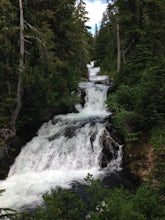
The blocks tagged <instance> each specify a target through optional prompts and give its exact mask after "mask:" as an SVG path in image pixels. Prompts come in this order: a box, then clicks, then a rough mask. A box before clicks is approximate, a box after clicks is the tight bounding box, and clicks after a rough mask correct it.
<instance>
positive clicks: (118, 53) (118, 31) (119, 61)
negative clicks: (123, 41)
mask: <svg viewBox="0 0 165 220" xmlns="http://www.w3.org/2000/svg"><path fill="white" fill-rule="evenodd" d="M116 11H117V16H118V14H119V9H118V7H117V9H116ZM116 37H117V72H120V67H121V47H120V25H119V17H117V24H116Z"/></svg>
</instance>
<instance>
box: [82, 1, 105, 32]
mask: <svg viewBox="0 0 165 220" xmlns="http://www.w3.org/2000/svg"><path fill="white" fill-rule="evenodd" d="M84 1H85V3H86V10H87V11H88V17H89V18H90V20H89V21H88V22H87V25H89V26H91V27H92V30H91V32H92V33H94V29H95V24H97V25H98V26H99V24H100V21H101V19H102V14H103V12H104V11H105V9H106V5H107V3H106V0H84Z"/></svg>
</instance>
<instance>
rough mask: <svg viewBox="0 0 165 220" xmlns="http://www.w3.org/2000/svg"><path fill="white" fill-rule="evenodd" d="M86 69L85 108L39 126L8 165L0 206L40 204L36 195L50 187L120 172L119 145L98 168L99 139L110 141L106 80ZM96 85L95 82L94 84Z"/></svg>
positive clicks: (100, 148)
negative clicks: (103, 165) (105, 162)
mask: <svg viewBox="0 0 165 220" xmlns="http://www.w3.org/2000/svg"><path fill="white" fill-rule="evenodd" d="M93 65H94V63H93V62H91V64H89V65H88V69H89V82H82V83H80V84H79V88H80V90H81V89H83V90H85V94H86V96H85V105H84V106H81V105H80V104H77V105H76V108H77V110H78V113H69V114H66V115H58V116H55V117H54V118H53V119H52V120H50V121H48V122H47V123H44V124H43V125H42V126H41V128H40V129H39V131H38V133H37V136H36V137H34V138H33V139H32V140H31V141H30V142H29V143H27V144H26V145H25V146H24V147H23V148H22V150H21V152H20V154H19V155H18V157H17V158H16V160H15V163H14V164H13V165H12V166H11V168H10V171H9V174H8V177H7V178H6V180H3V181H0V189H5V190H6V191H5V192H4V193H3V195H2V196H1V198H0V207H1V208H4V207H9V208H14V209H21V208H23V207H27V206H28V207H33V206H36V205H38V204H40V203H42V195H43V194H44V193H46V192H49V191H50V190H51V189H52V188H56V187H62V188H70V187H71V186H72V183H73V182H74V181H77V182H80V183H82V184H85V181H84V178H85V177H86V176H87V174H88V173H90V174H92V175H93V177H94V178H98V177H99V178H100V177H102V176H105V175H106V173H107V172H112V171H119V170H121V169H122V166H121V163H122V146H121V145H119V144H117V145H118V150H117V152H116V153H114V150H113V149H112V159H111V160H110V161H109V163H108V164H107V165H106V166H105V167H104V168H102V166H101V158H102V154H103V153H102V152H103V140H102V139H103V138H102V137H103V136H104V135H106V137H107V138H111V136H110V134H109V132H108V131H107V130H106V128H105V125H106V122H107V118H108V116H109V115H110V114H111V113H110V112H108V110H107V107H106V104H105V101H106V98H107V90H108V85H106V84H102V83H101V82H102V81H105V80H108V78H107V76H97V74H98V72H99V68H98V67H97V68H94V66H93ZM98 82H99V83H98Z"/></svg>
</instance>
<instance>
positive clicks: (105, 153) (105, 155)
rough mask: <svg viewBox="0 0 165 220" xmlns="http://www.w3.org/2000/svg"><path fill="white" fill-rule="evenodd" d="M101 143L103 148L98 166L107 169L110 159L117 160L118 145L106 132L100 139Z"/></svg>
mask: <svg viewBox="0 0 165 220" xmlns="http://www.w3.org/2000/svg"><path fill="white" fill-rule="evenodd" d="M101 143H102V146H103V149H102V155H101V158H100V166H101V167H107V166H108V164H109V162H110V161H111V160H112V159H116V158H117V153H118V150H119V145H118V143H117V142H116V141H115V140H114V139H113V138H112V137H111V136H110V135H109V133H108V131H107V130H106V131H104V134H103V135H102V137H101Z"/></svg>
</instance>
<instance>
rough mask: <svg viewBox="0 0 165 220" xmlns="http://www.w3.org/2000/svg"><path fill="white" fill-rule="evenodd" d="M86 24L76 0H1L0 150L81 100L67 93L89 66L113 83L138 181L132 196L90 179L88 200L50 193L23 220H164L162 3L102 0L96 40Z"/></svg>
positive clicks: (116, 119) (115, 119)
mask: <svg viewBox="0 0 165 220" xmlns="http://www.w3.org/2000/svg"><path fill="white" fill-rule="evenodd" d="M87 20H88V18H87V12H86V11H85V3H84V1H83V0H79V1H75V0H56V1H53V0H46V1H44V0H35V1H32V0H29V1H23V2H22V1H21V0H19V1H13V0H1V2H0V21H1V24H0V42H1V45H0V54H1V59H0V67H1V68H0V78H1V80H0V89H1V93H0V103H1V105H0V148H1V149H4V152H3V154H10V155H11V154H12V153H13V154H15V152H14V151H15V149H12V147H11V148H10V151H9V152H7V151H8V148H7V151H6V146H8V145H10V144H11V139H12V138H13V137H14V136H15V135H18V131H20V130H21V129H23V128H26V126H27V125H29V124H39V123H40V122H42V121H46V120H48V119H50V118H51V116H52V115H53V114H56V113H64V112H68V111H70V109H71V108H72V106H74V104H75V103H76V102H77V101H78V97H77V96H76V93H75V94H74V93H73V95H70V94H71V92H72V91H74V90H75V89H76V87H77V85H78V82H80V79H81V78H82V77H83V78H86V77H87V75H88V73H87V67H86V65H87V63H88V62H89V61H90V60H95V65H96V66H100V67H101V72H100V74H107V75H109V77H110V78H111V79H112V80H113V83H114V89H113V92H112V93H111V94H109V96H108V100H107V104H108V106H109V108H110V110H111V111H112V112H113V115H112V116H111V117H112V119H110V120H111V121H112V123H113V124H114V126H115V127H116V129H117V130H118V131H119V133H120V136H121V137H122V141H123V143H124V145H125V155H124V156H125V160H126V164H125V166H127V167H128V168H129V170H130V171H131V172H132V173H133V174H134V175H138V176H139V178H140V182H141V185H140V186H139V188H138V189H137V191H136V192H133V193H132V192H128V191H127V190H125V189H124V188H122V187H121V188H120V189H114V190H109V189H107V188H106V187H105V186H103V185H102V184H101V183H100V182H99V181H94V180H92V179H91V178H90V177H88V178H87V181H88V182H89V184H90V187H89V192H88V193H89V194H90V196H91V200H90V201H88V202H86V201H84V200H83V199H82V198H78V197H77V195H76V194H74V193H71V192H68V191H65V190H60V191H52V194H51V195H45V196H44V201H45V206H44V207H41V208H38V209H37V210H36V213H34V214H32V213H31V214H32V215H31V216H30V217H29V216H28V214H27V213H23V215H24V217H23V219H27V220H32V219H33V220H38V219H40V220H43V219H45V220H46V219H47V220H53V219H54V220H60V219H72V220H74V219H75V220H76V219H77V220H79V219H85V217H84V215H85V216H86V219H94V220H97V219H98V220H102V219H103V220H106V219H107V220H108V219H112V220H126V219H127V220H129V219H130V220H133V219H135V220H149V219H152V220H158V219H159V220H164V219H165V218H164V216H165V212H164V210H165V209H164V207H165V110H164V109H165V41H164V37H165V2H164V1H162V0H114V1H108V4H107V9H106V11H105V12H104V14H103V18H102V22H101V26H100V28H99V30H98V29H96V32H95V35H94V36H92V35H91V33H90V32H89V27H87V26H86V21H87ZM1 151H2V150H1ZM6 152H7V153H6ZM1 154H2V153H1ZM1 154H0V159H1V156H2V155H1ZM10 155H9V156H10ZM9 158H10V157H9ZM1 160H3V159H1ZM3 166H5V164H4V163H3V162H2V167H3ZM0 169H1V168H0ZM0 171H1V173H3V171H2V170H0ZM2 193H3V192H2ZM5 211H6V212H9V211H11V210H8V209H6V210H5ZM1 213H2V215H1V216H0V218H1V219H5V218H6V216H10V214H4V212H3V211H2V210H1V209H0V214H1ZM84 213H85V214H84ZM11 218H13V219H17V217H16V216H15V215H14V216H12V217H11Z"/></svg>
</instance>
